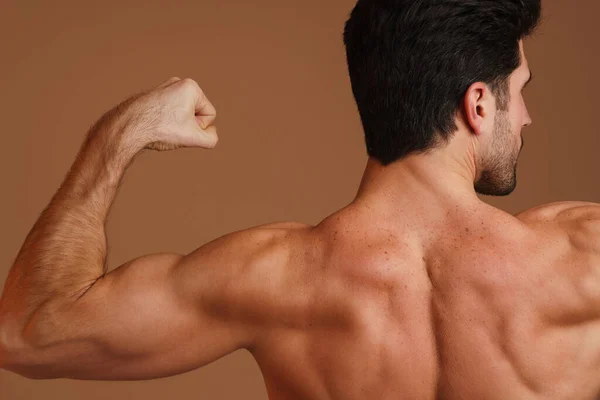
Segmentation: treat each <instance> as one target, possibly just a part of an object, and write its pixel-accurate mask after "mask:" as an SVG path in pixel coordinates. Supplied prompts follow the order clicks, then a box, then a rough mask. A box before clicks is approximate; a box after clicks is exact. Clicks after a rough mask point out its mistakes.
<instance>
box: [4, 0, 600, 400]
mask: <svg viewBox="0 0 600 400" xmlns="http://www.w3.org/2000/svg"><path fill="white" fill-rule="evenodd" d="M354 2H355V0H328V1H324V0H304V1H289V0H288V1H281V0H255V1H252V2H250V1H242V0H236V1H234V0H229V1H219V0H204V1H179V2H174V1H169V2H166V1H162V2H159V1H144V2H142V1H141V0H140V1H137V2H134V1H129V2H117V1H105V2H102V3H100V2H80V1H69V2H66V1H53V2H49V1H48V2H42V1H22V2H21V1H15V2H6V1H2V2H1V3H0V49H1V52H0V60H1V61H0V82H1V86H0V87H1V90H2V96H1V97H0V106H1V107H0V116H1V118H2V128H3V129H2V138H3V151H2V157H1V158H0V178H1V179H2V196H1V197H0V199H1V200H0V201H1V202H2V203H1V207H0V221H2V229H1V230H0V234H1V235H2V236H1V241H0V265H1V266H2V267H0V282H4V280H5V279H6V275H7V273H8V269H9V267H10V265H11V263H12V261H13V259H14V257H15V256H16V254H17V252H18V250H19V248H20V247H21V244H22V242H23V240H24V238H25V236H26V235H27V233H28V232H29V230H30V229H31V227H32V225H33V223H34V222H35V220H36V219H37V217H38V216H39V213H40V212H41V211H42V209H43V208H44V207H45V206H46V204H47V203H48V201H49V200H50V198H51V196H52V195H53V194H54V192H55V190H56V189H57V188H58V186H59V185H60V183H61V182H62V180H63V178H64V176H65V174H66V172H67V170H68V168H69V167H70V165H71V163H72V162H73V160H74V157H75V155H76V152H77V150H78V148H79V145H80V144H81V140H82V138H83V135H84V134H85V133H86V130H87V129H88V128H89V127H90V126H91V125H92V123H93V122H94V121H95V120H96V119H97V118H98V117H100V115H101V114H102V113H103V112H104V111H106V110H107V109H109V108H111V107H112V106H114V105H115V104H117V103H118V102H120V101H121V100H123V99H124V98H126V97H128V96H129V95H131V94H133V93H135V92H138V91H140V90H142V89H145V88H148V87H151V86H154V85H156V84H158V83H160V82H161V81H163V80H165V79H167V78H168V77H170V76H179V77H191V78H194V79H196V81H197V82H198V83H199V84H200V86H201V87H202V88H203V89H204V90H205V91H206V93H207V94H208V96H209V98H210V99H211V100H212V102H213V103H214V104H215V105H216V107H217V110H218V113H219V117H218V118H217V125H218V127H219V137H220V141H219V145H218V146H217V148H216V149H214V150H210V151H209V150H201V149H181V150H177V151H173V152H163V153H155V152H144V153H143V154H140V155H139V156H138V158H137V159H136V162H135V163H134V164H133V165H132V166H131V168H130V169H129V170H128V172H127V175H126V176H125V181H124V184H123V186H122V187H121V190H120V193H119V195H118V197H117V200H116V202H115V204H114V206H113V209H112V213H111V215H110V218H109V223H108V237H109V247H110V250H109V256H108V259H109V265H110V266H111V269H113V268H115V267H116V266H117V265H120V264H121V263H123V262H125V261H127V260H129V259H132V258H134V257H138V256H140V255H143V254H146V253H155V252H162V251H165V252H180V253H183V254H187V253H189V252H191V251H192V250H194V249H195V248H197V247H198V246H201V245H202V244H204V243H206V242H208V241H209V240H211V239H213V238H216V237H218V236H221V235H223V234H225V233H228V232H230V231H233V230H238V229H243V228H247V227H250V226H254V225H258V224H263V223H268V222H274V221H280V220H297V221H302V222H306V223H311V224H316V223H318V222H319V221H320V220H321V219H322V218H323V217H325V216H326V215H328V214H330V213H332V212H333V211H335V210H336V209H339V208H341V207H343V206H344V205H346V204H347V203H348V202H350V201H351V200H352V198H353V197H354V194H355V192H356V189H357V186H358V183H359V181H360V177H361V174H362V171H363V169H364V165H365V162H366V152H365V149H364V145H363V138H362V131H361V127H360V121H359V118H358V114H357V112H356V108H355V105H354V101H353V99H352V95H351V89H350V83H349V79H348V75H347V71H346V66H345V58H344V50H343V46H342V41H341V34H342V29H343V23H344V21H345V20H346V18H347V16H348V13H349V12H350V10H351V8H352V6H353V5H354ZM543 3H544V7H545V10H544V14H545V16H544V18H545V20H544V23H543V25H542V27H541V30H539V31H538V33H537V35H536V36H535V37H534V38H532V39H530V40H528V41H527V42H526V52H527V55H528V58H529V62H530V65H531V68H532V69H533V71H534V74H535V79H534V81H533V82H532V84H531V86H530V87H529V88H528V89H527V91H526V100H527V102H528V105H529V108H530V113H531V115H532V118H533V120H534V123H533V125H532V126H531V127H530V128H528V129H526V130H525V132H524V136H525V142H526V145H525V147H524V148H523V152H522V155H521V159H520V162H519V170H518V180H519V184H518V187H517V190H516V191H515V192H514V193H513V195H511V196H509V197H506V198H485V200H486V201H488V202H490V203H492V204H494V205H496V206H498V207H500V208H502V209H504V210H506V211H509V212H512V213H516V212H518V211H521V210H523V209H526V208H529V207H532V206H534V205H537V204H540V203H547V202H552V201H562V200H587V201H596V202H600V179H598V171H599V169H600V160H599V158H598V145H599V144H600V139H599V137H600V132H599V129H598V125H597V118H598V112H599V111H598V109H599V108H600V99H599V97H598V93H600V78H598V76H597V71H599V70H600V57H599V55H598V45H597V41H598V39H599V38H600V33H599V32H600V31H599V28H598V22H597V21H598V20H597V16H598V15H599V14H600V3H599V2H597V1H596V0H544V1H543ZM107 396H110V397H112V398H114V399H164V398H177V399H182V400H183V399H197V398H206V399H231V398H243V399H266V391H265V389H264V386H263V382H262V377H261V374H260V370H259V369H258V367H257V365H256V364H255V363H254V360H253V359H252V357H251V356H250V354H249V353H247V352H243V351H239V352H236V353H234V354H232V355H229V356H227V357H225V358H223V359H221V360H219V361H217V362H215V363H213V364H211V365H209V366H207V367H205V368H203V369H200V370H196V371H193V372H190V373H187V374H184V375H179V376H175V377H170V378H165V379H159V380H153V381H140V382H92V381H88V382H84V381H74V380H64V379H61V380H53V381H33V380H27V379H25V378H22V377H20V376H18V375H15V374H13V373H11V372H8V371H4V370H2V371H0V398H2V399H10V400H12V399H38V398H39V399H41V398H43V399H80V398H85V399H90V400H92V399H102V400H104V399H105V398H106V397H107Z"/></svg>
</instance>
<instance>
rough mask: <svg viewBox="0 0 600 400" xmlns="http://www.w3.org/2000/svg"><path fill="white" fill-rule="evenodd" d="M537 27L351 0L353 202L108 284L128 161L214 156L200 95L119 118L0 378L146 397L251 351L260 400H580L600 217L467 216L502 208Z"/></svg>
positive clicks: (47, 234) (564, 211) (80, 165)
mask: <svg viewBox="0 0 600 400" xmlns="http://www.w3.org/2000/svg"><path fill="white" fill-rule="evenodd" d="M539 16H540V2H539V0H477V1H475V0H460V1H459V0H437V1H435V2H434V1H427V0H421V1H409V0H405V1H391V0H390V1H383V0H380V1H374V0H360V1H359V2H358V4H357V6H356V7H355V9H354V11H353V13H352V15H351V18H350V19H349V21H348V23H347V25H346V30H345V34H344V39H345V43H346V46H347V50H348V63H349V68H350V74H351V78H352V85H353V89H354V94H355V97H356V99H357V103H358V107H359V112H360V114H361V117H362V122H363V126H364V129H365V135H366V142H367V150H368V153H369V160H368V164H367V167H366V170H365V172H364V177H363V179H362V182H361V185H360V188H359V190H358V193H357V196H356V198H355V199H354V201H353V202H352V203H351V204H349V205H348V206H346V207H344V208H343V209H341V210H339V211H337V212H335V213H334V214H333V215H331V216H328V217H327V218H326V219H325V220H323V221H322V222H321V223H319V224H318V225H316V226H308V225H306V224H302V223H296V222H288V223H275V224H269V225H264V226H259V227H254V228H251V229H247V230H244V231H239V232H234V233H231V234H228V235H225V236H223V237H221V238H218V239H215V240H214V241H211V242H210V243H207V244H205V245H204V246H202V247H200V248H198V249H197V250H195V251H193V252H192V253H190V254H188V255H179V254H164V253H161V254H153V255H147V256H143V257H140V258H137V259H134V260H132V261H130V262H127V263H125V264H124V265H122V266H120V267H118V268H116V269H114V270H112V271H110V272H108V269H107V268H106V266H105V257H106V236H105V230H104V225H105V222H106V218H107V215H108V213H109V209H110V206H111V203H112V201H113V200H114V197H115V194H116V192H117V188H118V184H119V182H120V180H121V178H122V176H123V174H124V172H125V170H126V168H127V166H128V165H129V164H130V163H131V162H132V160H133V158H134V156H135V155H136V154H137V153H138V152H139V151H141V150H142V149H144V148H150V149H156V150H167V149H174V148H177V147H182V146H186V147H189V146H198V147H202V148H207V149H208V148H212V147H214V146H215V145H216V144H217V140H218V139H217V135H216V130H215V126H214V124H213V121H214V118H215V115H216V114H215V109H214V107H213V106H212V105H211V103H210V102H209V100H208V99H207V98H206V96H205V95H204V94H203V93H202V91H201V90H200V88H199V87H198V85H197V84H196V82H195V81H193V80H191V79H183V80H180V79H177V78H172V79H170V80H168V81H167V82H165V83H163V84H162V85H160V86H159V87H157V88H154V89H153V90H150V91H147V92H145V93H142V94H140V95H137V96H134V97H133V98H131V99H128V100H127V101H125V102H124V103H122V104H120V105H119V106H117V107H116V108H115V109H113V110H111V111H110V112H108V113H107V114H105V115H104V116H103V117H102V118H101V119H100V120H99V121H98V123H97V124H96V125H95V126H94V127H93V128H92V129H91V130H90V131H89V133H88V135H87V137H86V140H85V141H84V144H83V145H82V148H81V150H80V152H79V154H78V157H77V159H76V161H75V163H74V165H73V167H72V168H71V169H70V171H69V173H68V175H67V178H66V179H65V181H64V182H63V184H62V185H61V187H60V189H59V190H58V192H57V193H56V194H55V196H54V197H53V198H52V201H51V202H50V204H49V206H48V207H47V208H46V209H45V210H44V212H43V213H42V215H41V216H40V219H39V220H38V221H37V223H36V224H35V225H34V227H33V229H32V230H31V232H30V233H29V235H28V236H27V238H26V240H25V243H24V244H23V248H22V249H21V251H20V253H19V254H18V256H17V258H16V260H15V263H14V265H13V267H12V269H11V270H10V274H9V276H8V279H7V282H6V284H5V286H4V291H3V294H2V298H1V301H0V322H1V324H0V325H1V329H0V338H1V339H2V340H1V342H2V344H3V345H2V351H1V352H0V366H1V367H2V368H4V369H7V370H10V371H13V372H15V373H17V374H20V375H22V376H25V377H28V378H32V379H52V378H71V379H84V380H141V379H152V378H158V377H167V376H172V375H175V374H181V373H184V372H187V371H191V370H194V369H196V368H199V367H201V366H204V365H206V364H209V363H211V362H212V361H215V360H217V359H219V358H220V357H223V356H225V355H226V354H229V353H231V352H233V351H235V350H237V349H247V350H248V351H250V352H251V354H252V355H253V356H254V357H255V359H256V361H257V363H258V365H259V366H260V368H261V370H262V373H263V376H264V379H265V382H266V387H267V391H268V393H269V397H270V398H271V399H302V400H309V399H310V400H333V399H337V400H354V399H356V400H358V399H361V400H362V399H501V400H507V399H570V400H572V399H577V400H580V399H593V398H594V397H595V395H596V394H597V393H598V392H599V389H600V319H599V317H600V205H598V204H593V203H583V202H563V203H554V204H549V205H543V206H539V207H536V208H534V209H531V210H528V211H526V212H523V213H521V214H519V215H516V216H512V215H509V214H507V213H505V212H503V211H501V210H499V209H496V208H494V207H492V206H490V205H488V204H486V203H484V202H482V201H480V200H479V198H478V197H477V193H483V194H488V195H506V194H509V193H510V192H511V191H512V190H513V189H514V187H515V182H516V180H515V170H516V164H517V158H518V154H519V152H520V149H521V146H522V138H521V130H522V128H523V127H525V126H527V125H529V124H530V123H531V119H530V117H529V115H528V112H527V109H526V107H525V103H524V101H523V97H522V93H521V92H522V90H523V87H524V86H525V85H526V83H527V82H528V81H529V80H530V78H531V72H530V70H529V66H528V63H527V59H526V56H525V53H524V50H523V42H522V41H523V39H524V38H525V37H527V36H528V34H530V33H531V31H532V30H533V29H534V27H535V25H536V24H537V22H538V19H539ZM503 78H506V79H503ZM434 139H435V140H434ZM540 173H543V171H540Z"/></svg>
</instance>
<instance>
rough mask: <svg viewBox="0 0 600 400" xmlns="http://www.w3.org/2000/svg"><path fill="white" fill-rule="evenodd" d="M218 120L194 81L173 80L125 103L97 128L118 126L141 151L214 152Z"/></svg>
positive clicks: (107, 114)
mask: <svg viewBox="0 0 600 400" xmlns="http://www.w3.org/2000/svg"><path fill="white" fill-rule="evenodd" d="M215 118H216V110H215V107H214V106H213V105H212V104H211V102H210V101H209V100H208V98H207V97H206V95H205V94H204V92H203V91H202V89H200V87H199V86H198V84H197V83H196V82H195V81H194V80H192V79H189V78H187V79H179V78H170V79H168V80H167V81H165V82H163V83H162V84H160V85H159V86H157V87H155V88H153V89H151V90H148V91H145V92H142V93H140V94H137V95H135V96H132V97H130V98H129V99H127V100H125V101H124V102H122V103H121V104H119V105H118V106H116V107H115V108H113V109H112V110H110V111H109V112H107V113H106V114H105V115H104V116H103V117H102V118H101V119H100V120H99V121H98V122H97V123H96V125H105V124H115V125H116V126H118V127H119V129H121V130H124V131H127V135H128V142H130V143H135V146H136V147H137V148H139V149H142V148H146V149H152V150H159V151H164V150H173V149H177V148H180V147H202V148H206V149H211V148H214V147H215V146H216V145H217V142H218V136H217V129H216V126H214V125H213V122H214V120H215ZM97 128H98V126H96V127H94V128H92V129H93V130H96V129H97Z"/></svg>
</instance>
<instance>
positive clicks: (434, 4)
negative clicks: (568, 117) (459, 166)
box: [343, 0, 541, 165]
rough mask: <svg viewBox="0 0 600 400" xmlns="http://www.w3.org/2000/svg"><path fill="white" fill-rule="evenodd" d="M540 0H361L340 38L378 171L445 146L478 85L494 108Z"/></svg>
mask: <svg viewBox="0 0 600 400" xmlns="http://www.w3.org/2000/svg"><path fill="white" fill-rule="evenodd" d="M540 14H541V0H358V3H357V4H356V6H355V7H354V9H353V10H352V12H351V14H350V18H349V19H348V21H347V22H346V25H345V28H344V34H343V40H344V45H345V46H346V56H347V62H348V70H349V73H350V80H351V83H352V92H353V93H354V97H355V99H356V103H357V106H358V111H359V114H360V118H361V121H362V124H363V129H364V132H365V140H366V145H367V153H368V154H369V156H371V157H374V158H376V159H378V160H379V161H380V162H381V163H382V164H383V165H387V164H390V163H392V162H394V161H396V160H398V159H400V158H402V157H404V156H406V155H408V154H411V153H421V152H426V151H427V150H429V149H432V148H435V147H436V146H437V145H439V144H440V143H447V142H448V140H449V139H450V138H451V136H452V134H453V133H454V132H455V131H456V130H457V126H456V123H455V120H454V118H455V116H456V113H457V111H458V110H459V109H460V106H461V100H462V99H463V97H464V95H465V93H466V91H467V89H468V88H469V86H471V85H472V84H473V83H475V82H484V83H486V84H488V85H489V86H490V89H491V90H492V93H493V94H494V95H495V96H496V98H497V100H498V103H499V107H500V108H502V107H503V106H505V105H506V103H507V102H508V100H507V98H506V96H508V77H509V76H510V74H511V73H512V72H513V71H514V70H515V69H517V68H518V67H519V65H520V64H521V56H520V51H519V40H521V39H523V38H525V37H526V36H529V35H530V34H531V33H533V31H534V30H535V27H536V26H537V25H538V23H539V20H540Z"/></svg>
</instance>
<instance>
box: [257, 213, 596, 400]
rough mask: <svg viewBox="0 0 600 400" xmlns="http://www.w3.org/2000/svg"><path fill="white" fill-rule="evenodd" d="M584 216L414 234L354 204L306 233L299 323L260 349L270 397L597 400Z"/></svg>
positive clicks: (414, 226) (495, 216)
mask: <svg viewBox="0 0 600 400" xmlns="http://www.w3.org/2000/svg"><path fill="white" fill-rule="evenodd" d="M580 205H583V203H575V202H569V203H556V204H551V205H547V206H543V207H538V208H535V209H532V210H529V211H527V212H525V213H522V214H520V215H518V216H517V218H515V217H513V216H511V215H508V214H506V213H504V212H502V211H500V210H497V209H495V208H493V207H490V206H487V205H485V204H483V203H482V205H481V207H479V208H478V209H473V210H470V211H469V215H464V214H461V213H460V212H456V214H453V213H446V214H445V215H444V216H435V215H432V216H431V218H425V219H423V216H420V215H417V214H416V213H413V214H412V215H411V213H408V212H407V213H406V219H405V221H404V222H398V221H394V222H390V221H387V222H386V221H384V220H383V219H379V218H378V217H377V216H376V215H374V213H372V212H371V211H370V210H368V209H367V208H366V207H361V206H357V205H350V206H348V207H346V208H345V209H343V210H341V211H339V212H337V213H335V214H333V215H332V216H330V217H328V218H327V219H325V220H324V221H323V222H322V223H321V224H319V225H317V226H316V227H314V228H310V229H299V230H295V231H294V232H295V233H293V234H292V235H289V236H288V237H289V240H291V241H292V242H294V245H293V246H290V248H293V249H295V250H293V251H292V253H293V254H290V257H289V260H290V263H289V265H287V266H286V267H285V268H286V273H285V278H284V281H285V282H287V285H285V286H282V287H285V293H281V299H282V300H281V304H282V305H283V306H284V307H285V305H286V304H287V305H290V312H289V313H288V315H289V316H290V319H289V320H288V321H286V322H282V323H280V324H277V325H276V326H273V327H272V328H270V329H269V330H268V332H265V334H264V335H263V336H262V337H261V339H260V342H259V343H258V344H257V345H256V347H255V348H254V349H252V353H253V355H254V356H255V358H256V360H257V362H258V364H259V366H260V367H261V370H262V372H263V375H264V378H265V381H266V384H267V388H268V391H269V395H270V397H271V398H272V399H367V398H368V399H400V398H405V399H428V398H429V399H434V398H443V399H461V398H472V399H517V398H518V399H586V398H589V399H593V398H594V396H595V395H596V394H597V393H598V390H599V389H600V379H599V371H598V367H599V359H600V337H599V335H600V326H599V325H598V323H595V322H594V321H595V320H594V318H595V317H597V315H594V311H596V312H597V311H598V310H594V309H593V301H592V299H591V297H590V296H591V295H593V293H594V288H598V287H599V286H600V285H599V283H600V281H599V280H598V276H597V273H596V277H595V279H596V281H586V279H591V278H594V277H593V276H592V274H593V272H594V267H596V265H594V264H593V260H591V259H590V257H589V252H586V249H584V248H582V246H585V243H584V242H585V240H583V241H581V240H580V239H581V238H580V237H578V232H580V233H581V232H583V231H581V229H580V228H578V227H577V226H576V225H577V223H578V222H577V221H581V220H582V219H585V217H584V214H585V213H586V212H587V211H586V207H577V206H580ZM392 227H393V228H392ZM400 227H402V228H400ZM596 270H597V267H596ZM586 285H587V286H586ZM596 294H597V292H596ZM597 297H600V296H597ZM290 299H296V300H293V301H290ZM297 299H303V300H301V301H298V300H297ZM300 310H301V311H300ZM299 316H301V317H299Z"/></svg>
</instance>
